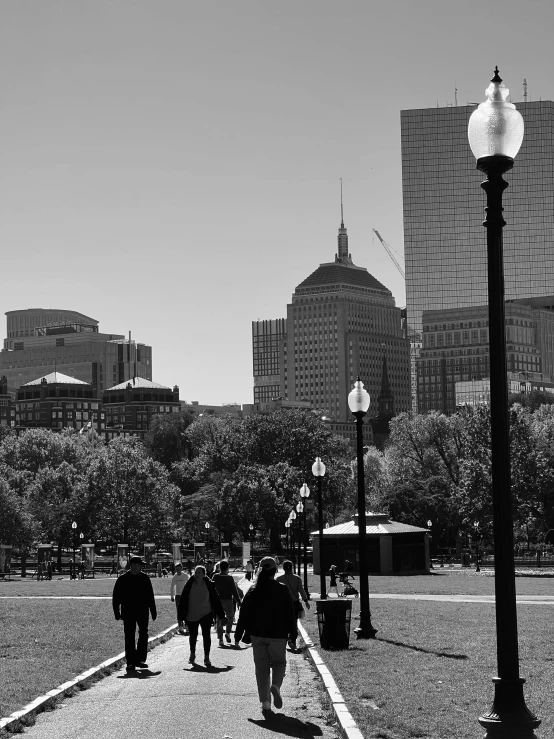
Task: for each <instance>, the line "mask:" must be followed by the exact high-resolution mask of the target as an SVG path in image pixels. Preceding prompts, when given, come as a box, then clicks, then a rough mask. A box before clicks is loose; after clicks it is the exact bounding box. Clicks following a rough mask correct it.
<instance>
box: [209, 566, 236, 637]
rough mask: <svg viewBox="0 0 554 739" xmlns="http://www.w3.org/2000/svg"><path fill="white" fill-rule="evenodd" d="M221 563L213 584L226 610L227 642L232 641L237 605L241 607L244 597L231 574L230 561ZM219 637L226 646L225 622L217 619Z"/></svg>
mask: <svg viewBox="0 0 554 739" xmlns="http://www.w3.org/2000/svg"><path fill="white" fill-rule="evenodd" d="M218 564H219V569H220V572H218V573H215V574H214V576H213V584H214V585H215V589H216V590H217V594H218V595H219V599H220V600H221V605H222V606H223V610H224V611H225V615H226V617H227V623H226V628H225V641H226V642H227V644H230V643H231V629H232V628H233V621H234V618H235V606H238V607H239V608H240V604H241V602H242V599H243V594H242V591H241V590H239V588H237V584H236V582H235V578H234V577H233V576H232V575H230V574H229V562H227V561H226V560H222V561H221V562H219V563H218ZM217 638H218V639H219V646H220V647H223V646H225V645H224V643H223V623H222V621H221V620H220V619H219V618H218V619H217Z"/></svg>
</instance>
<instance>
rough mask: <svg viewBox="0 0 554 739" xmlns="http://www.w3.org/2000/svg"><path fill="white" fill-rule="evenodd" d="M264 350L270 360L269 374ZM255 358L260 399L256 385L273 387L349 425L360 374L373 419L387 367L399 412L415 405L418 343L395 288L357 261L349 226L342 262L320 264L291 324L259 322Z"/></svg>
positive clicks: (294, 307)
mask: <svg viewBox="0 0 554 739" xmlns="http://www.w3.org/2000/svg"><path fill="white" fill-rule="evenodd" d="M254 341H256V345H254ZM260 347H265V349H264V356H265V357H266V360H265V361H266V364H265V365H264V369H263V372H261V373H260V367H261V366H262V365H261V364H260V356H261V350H260ZM253 353H254V357H255V361H256V358H257V362H258V365H257V366H258V369H257V370H256V368H255V370H254V372H255V374H254V383H255V397H256V388H257V389H258V390H259V391H261V388H262V387H263V388H269V392H268V395H271V394H273V393H277V392H278V396H277V397H278V398H280V399H282V400H284V401H289V402H308V403H309V404H310V406H311V407H312V408H313V410H314V411H315V412H317V413H318V414H320V415H321V416H324V417H326V418H328V419H329V420H330V421H332V422H338V423H341V424H345V423H348V422H351V420H352V414H351V412H350V409H349V408H348V394H349V393H350V391H351V390H352V388H353V386H354V382H355V380H356V378H357V377H358V376H359V377H360V379H361V380H362V381H363V382H364V385H365V387H366V389H367V391H368V392H369V394H370V397H371V406H370V410H369V414H368V416H372V415H373V416H375V415H377V414H378V412H379V404H378V396H379V394H380V390H381V384H382V377H383V366H384V363H385V362H386V363H387V365H388V378H389V381H390V388H389V389H390V395H391V399H389V402H390V403H391V404H392V405H393V406H394V407H393V409H392V410H393V414H394V413H399V412H401V411H409V410H410V408H411V397H410V343H409V341H408V339H407V337H406V330H405V322H404V321H403V319H402V314H401V310H400V308H397V307H396V305H395V301H394V298H393V296H392V293H391V292H390V290H388V289H387V288H386V287H385V286H384V285H382V284H381V283H380V282H379V281H378V280H376V279H375V277H373V275H371V274H370V273H369V272H368V271H367V270H366V269H364V268H363V267H357V266H356V265H355V264H354V263H353V262H352V257H351V255H350V253H349V251H348V234H347V231H346V228H345V226H344V221H342V222H341V225H340V228H339V234H338V252H337V254H336V255H335V261H334V262H328V263H324V264H320V266H319V267H318V268H317V269H316V270H315V271H314V272H312V274H311V275H309V276H308V277H307V278H306V279H305V280H304V281H303V282H301V283H300V285H298V287H297V288H296V290H295V291H294V294H293V296H292V301H291V303H290V304H289V305H288V306H287V319H286V322H285V321H283V320H282V319H281V320H280V321H279V320H278V321H264V322H262V321H259V322H257V323H256V324H254V327H253ZM277 357H278V358H279V364H277ZM268 369H270V370H271V371H268ZM256 371H258V373H259V374H258V375H256ZM256 382H258V384H257V385H256ZM264 383H265V384H264ZM264 392H265V390H264ZM270 400H271V398H270Z"/></svg>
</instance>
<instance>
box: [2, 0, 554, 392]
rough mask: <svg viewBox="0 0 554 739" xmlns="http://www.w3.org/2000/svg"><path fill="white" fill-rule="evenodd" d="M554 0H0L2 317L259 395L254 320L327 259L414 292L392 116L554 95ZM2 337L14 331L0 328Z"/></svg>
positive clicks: (206, 387)
mask: <svg viewBox="0 0 554 739" xmlns="http://www.w3.org/2000/svg"><path fill="white" fill-rule="evenodd" d="M553 27H554V3H552V2H551V0H528V2H526V3H515V2H511V1H510V0H503V2H500V1H499V0H489V1H488V2H487V0H479V1H476V0H466V1H465V2H464V3H462V2H459V1H457V2H455V3H454V2H450V1H449V0H440V1H439V0H437V1H435V0H431V1H430V0H419V2H417V3H415V2H413V0H412V1H410V2H408V1H405V0H396V1H393V2H391V1H390V0H388V2H370V1H369V0H342V2H336V0H333V1H330V0H280V1H279V2H269V0H267V1H266V0H257V1H256V2H254V1H253V0H219V1H218V2H214V1H212V0H201V2H198V1H197V0H195V1H194V2H192V0H117V2H114V0H65V1H63V0H0V99H1V101H2V105H1V110H2V112H1V115H0V248H1V252H0V254H1V263H0V264H1V272H0V274H1V280H0V311H2V312H6V311H9V310H19V309H25V308H58V309H60V308H61V309H69V310H77V311H80V312H82V313H84V314H86V315H88V316H91V317H93V318H95V319H97V320H98V321H99V322H100V330H101V331H102V332H105V333H119V334H125V335H126V334H128V332H129V331H131V332H132V336H133V338H134V339H136V340H137V341H139V342H142V343H145V344H150V345H152V347H153V375H152V379H153V380H154V381H155V382H159V383H161V384H165V385H168V386H171V387H172V386H173V385H175V384H177V385H179V387H180V397H181V399H184V400H188V401H192V400H198V401H199V402H200V403H210V404H221V403H232V402H236V403H240V404H243V403H251V402H252V384H253V381H252V346H251V322H252V321H255V320H262V319H271V318H280V317H285V316H286V306H287V303H289V302H290V300H291V296H292V293H293V291H294V288H295V287H296V285H298V284H299V283H300V282H302V281H303V280H304V279H305V278H306V277H307V276H308V275H309V274H311V273H312V272H313V271H314V270H315V269H316V268H317V266H318V265H319V264H320V263H323V262H329V261H333V259H334V255H335V252H336V249H337V229H338V227H339V224H340V178H341V177H342V178H343V183H344V218H345V225H346V226H347V228H348V234H349V246H350V252H351V254H352V257H353V260H354V263H355V264H357V265H359V266H362V267H366V268H367V269H368V270H369V271H370V272H371V274H373V275H374V276H375V277H376V278H377V279H378V280H380V281H381V282H382V283H383V284H384V285H386V286H387V287H388V288H389V289H390V290H391V291H392V293H393V295H394V297H395V299H396V304H397V305H398V306H404V305H405V290H404V281H403V279H402V277H401V275H400V274H399V273H398V271H397V270H396V267H395V266H394V264H393V263H392V261H391V260H390V259H389V257H388V256H387V254H386V252H385V251H384V249H383V247H382V246H381V244H380V243H379V242H378V241H377V239H376V238H375V237H374V235H373V229H377V230H378V231H379V232H380V233H381V235H382V236H383V237H384V238H385V239H386V241H387V242H388V243H389V244H390V245H391V246H392V247H393V248H394V249H395V250H396V251H397V252H399V253H400V254H402V253H403V224H402V171H401V159H400V111H401V110H404V109H409V108H426V107H432V106H435V105H437V104H438V105H439V106H445V105H449V104H454V102H455V92H454V91H455V89H457V101H458V104H460V105H465V104H466V103H467V102H481V101H483V100H484V99H485V98H484V90H485V88H486V87H487V85H488V81H489V79H490V77H491V76H492V71H493V69H494V66H495V65H496V64H498V66H499V69H500V73H501V76H502V77H503V79H504V81H505V84H506V86H507V87H509V88H510V90H511V93H512V100H513V102H515V103H516V104H517V102H518V101H520V100H522V99H523V79H524V78H526V79H527V83H528V93H529V96H530V99H531V100H536V99H539V98H542V99H543V100H544V99H548V100H552V99H554V77H553V69H554V65H553V56H554V52H553V47H552V39H551V34H552V28H553ZM0 336H1V337H2V338H4V337H5V336H6V328H5V322H4V323H3V330H2V331H0Z"/></svg>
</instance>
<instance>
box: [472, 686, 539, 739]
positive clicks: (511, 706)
mask: <svg viewBox="0 0 554 739" xmlns="http://www.w3.org/2000/svg"><path fill="white" fill-rule="evenodd" d="M492 681H493V683H494V701H493V704H492V708H491V710H490V711H489V712H488V713H485V714H484V715H483V716H479V723H480V724H481V726H482V727H483V728H484V729H485V730H486V732H487V733H486V734H485V737H484V739H537V735H536V734H535V729H536V728H537V727H538V726H539V725H540V723H541V721H540V719H538V718H537V717H536V716H534V715H533V714H532V713H531V711H530V710H529V709H528V708H527V706H526V705H525V698H524V696H523V683H524V682H525V680H524V679H523V678H521V677H520V678H517V679H516V680H510V679H508V678H500V677H494V678H493V680H492Z"/></svg>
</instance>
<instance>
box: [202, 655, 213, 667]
mask: <svg viewBox="0 0 554 739" xmlns="http://www.w3.org/2000/svg"><path fill="white" fill-rule="evenodd" d="M204 664H205V665H206V667H211V666H212V663H211V662H210V658H209V657H204Z"/></svg>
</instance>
